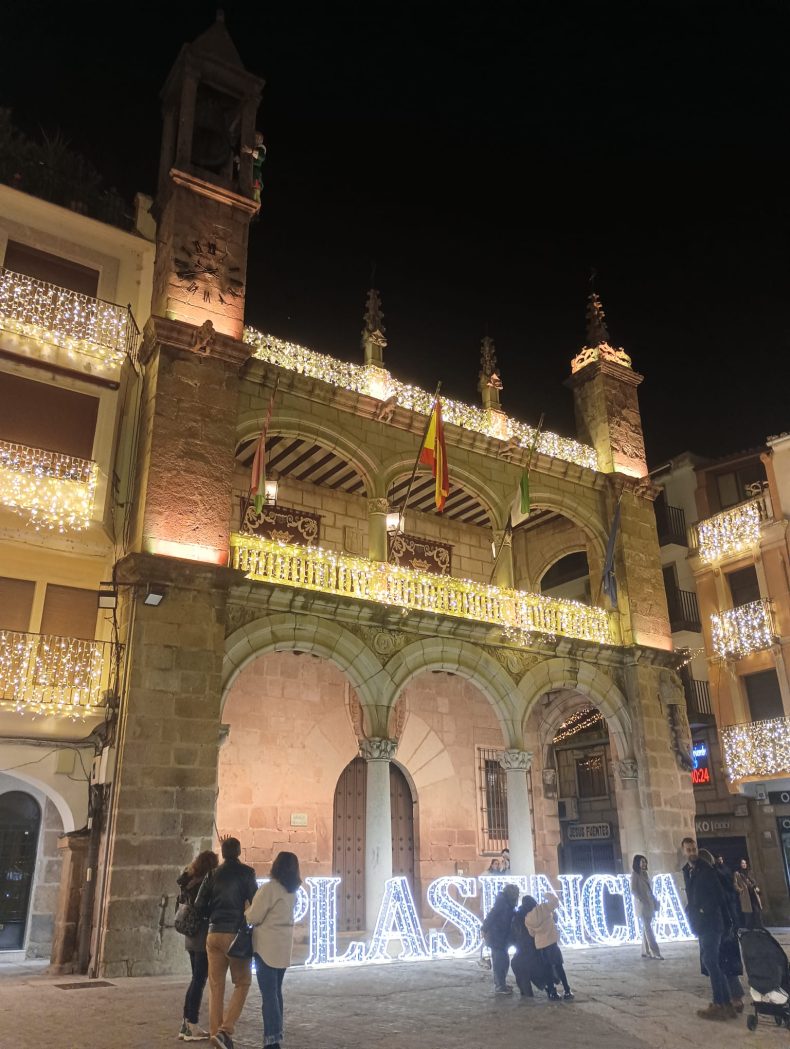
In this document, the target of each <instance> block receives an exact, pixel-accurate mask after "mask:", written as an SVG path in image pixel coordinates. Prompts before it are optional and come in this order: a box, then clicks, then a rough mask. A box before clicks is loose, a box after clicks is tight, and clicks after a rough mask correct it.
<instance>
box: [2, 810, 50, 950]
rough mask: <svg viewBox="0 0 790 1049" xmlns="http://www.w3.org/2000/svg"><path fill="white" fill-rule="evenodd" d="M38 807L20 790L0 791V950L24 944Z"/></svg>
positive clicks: (36, 835)
mask: <svg viewBox="0 0 790 1049" xmlns="http://www.w3.org/2000/svg"><path fill="white" fill-rule="evenodd" d="M40 826H41V808H40V806H39V804H38V802H37V801H36V799H35V798H34V797H32V796H31V795H30V794H26V793H25V792H24V791H21V790H11V791H8V792H7V793H5V794H0V880H1V881H2V892H0V951H18V950H21V949H22V948H23V947H24V945H25V929H26V928H27V918H28V911H29V909H30V897H31V890H32V888H33V875H34V873H35V869H36V852H37V850H38V836H39V828H40Z"/></svg>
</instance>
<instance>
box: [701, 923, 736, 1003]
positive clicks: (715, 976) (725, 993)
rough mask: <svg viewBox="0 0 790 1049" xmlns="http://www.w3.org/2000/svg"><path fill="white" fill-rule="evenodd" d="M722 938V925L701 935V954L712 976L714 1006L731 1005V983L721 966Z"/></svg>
mask: <svg viewBox="0 0 790 1049" xmlns="http://www.w3.org/2000/svg"><path fill="white" fill-rule="evenodd" d="M721 937H722V928H721V926H720V925H719V926H718V927H717V928H713V929H706V930H705V931H704V932H701V933H700V934H699V949H700V954H701V955H702V963H703V965H704V966H705V968H706V969H707V970H708V975H709V976H710V985H711V988H712V989H713V1003H714V1005H729V1003H730V988H729V983H728V980H727V977H726V976H725V975H724V973H723V972H722V971H721V966H720V965H719V949H720V947H721Z"/></svg>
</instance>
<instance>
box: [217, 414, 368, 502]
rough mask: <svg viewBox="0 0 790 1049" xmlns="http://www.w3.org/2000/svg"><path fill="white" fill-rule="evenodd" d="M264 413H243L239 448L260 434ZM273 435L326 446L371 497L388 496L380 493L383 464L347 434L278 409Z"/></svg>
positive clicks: (273, 424) (240, 418)
mask: <svg viewBox="0 0 790 1049" xmlns="http://www.w3.org/2000/svg"><path fill="white" fill-rule="evenodd" d="M264 416H265V412H257V411H256V412H244V413H243V414H242V415H241V416H240V417H239V421H238V424H237V426H236V447H237V448H238V447H239V445H240V444H242V443H243V442H244V441H248V440H250V438H252V437H255V436H257V435H258V434H259V433H260V432H261V428H262V426H263V422H264ZM269 430H270V432H272V433H278V434H282V435H283V436H286V437H307V438H310V439H311V440H313V441H315V442H316V444H320V445H321V446H322V447H325V448H326V449H327V451H331V452H336V453H337V455H339V456H341V457H342V458H343V459H345V460H346V461H347V462H348V463H349V465H350V466H353V467H354V468H355V469H356V470H357V471H358V472H359V475H360V477H362V479H363V481H364V482H365V491H366V495H367V497H368V498H376V497H379V496H384V495H386V488H384V490H383V491H382V490H381V482H380V479H379V478H380V474H381V465H380V464H379V462H378V460H377V459H376V458H375V457H374V456H372V455H370V454H369V453H368V451H367V450H366V449H365V448H364V447H363V446H362V445H361V442H359V441H355V440H353V439H352V438H349V437H348V436H346V434H345V433H343V432H340V431H338V430H335V429H333V428H332V427H331V426H327V425H326V424H325V423H322V422H318V421H316V420H315V419H313V418H305V417H304V416H297V415H290V414H289V413H287V412H282V411H280V412H278V411H277V408H276V407H275V409H274V411H273V412H272V419H271V422H270V424H269Z"/></svg>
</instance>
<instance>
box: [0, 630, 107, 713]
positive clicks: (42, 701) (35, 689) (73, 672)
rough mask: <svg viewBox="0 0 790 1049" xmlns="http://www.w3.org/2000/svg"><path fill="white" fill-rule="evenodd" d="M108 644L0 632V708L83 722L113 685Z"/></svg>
mask: <svg viewBox="0 0 790 1049" xmlns="http://www.w3.org/2000/svg"><path fill="white" fill-rule="evenodd" d="M114 650H115V646H114V645H113V644H111V643H110V642H108V641H84V640H82V639H81V638H75V637H55V636H53V635H49V634H29V633H18V632H16V631H13V630H0V710H12V711H16V712H17V713H20V714H49V715H52V714H54V715H61V716H64V717H71V718H82V717H85V716H86V715H89V714H91V713H97V712H99V713H100V710H99V709H98V708H100V707H101V705H102V704H103V702H104V697H105V694H106V692H107V690H108V689H109V688H110V687H111V681H112V675H113V670H114V659H113V653H114Z"/></svg>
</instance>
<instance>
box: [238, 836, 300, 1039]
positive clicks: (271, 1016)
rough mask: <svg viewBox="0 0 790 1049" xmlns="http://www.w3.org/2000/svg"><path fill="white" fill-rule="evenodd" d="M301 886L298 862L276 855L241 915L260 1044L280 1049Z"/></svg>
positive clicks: (291, 855) (287, 855) (287, 854)
mask: <svg viewBox="0 0 790 1049" xmlns="http://www.w3.org/2000/svg"><path fill="white" fill-rule="evenodd" d="M301 884H302V879H301V876H300V874H299V860H298V859H297V857H296V856H295V855H294V853H293V852H279V853H278V854H277V856H276V857H275V860H274V863H273V864H272V869H271V878H270V880H269V881H267V882H266V883H265V884H264V885H261V887H260V888H259V889H258V891H257V892H256V893H255V897H254V899H253V901H252V903H251V904H250V905H249V907H248V908H247V910H246V911H245V912H244V913H245V915H246V918H247V921H248V923H249V924H250V925H251V926H252V949H253V956H254V958H255V975H256V976H257V978H258V986H259V987H260V990H261V1003H262V1011H263V1044H264V1046H265V1047H269V1049H280V1046H281V1045H282V1042H283V990H282V988H283V978H284V976H285V970H286V969H287V968H288V966H289V965H290V964H291V950H292V948H293V938H294V904H295V903H296V890H297V889H298V888H299V886H300V885H301Z"/></svg>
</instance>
